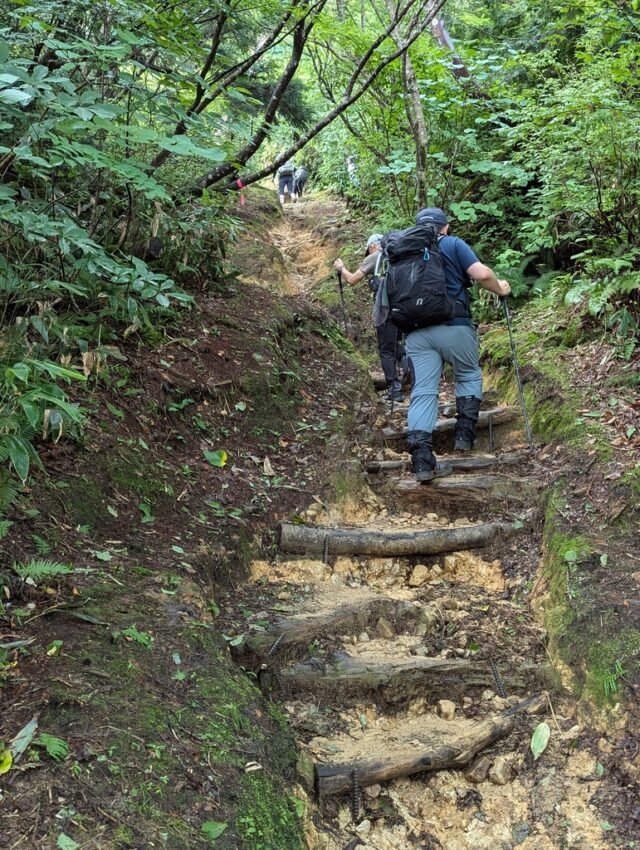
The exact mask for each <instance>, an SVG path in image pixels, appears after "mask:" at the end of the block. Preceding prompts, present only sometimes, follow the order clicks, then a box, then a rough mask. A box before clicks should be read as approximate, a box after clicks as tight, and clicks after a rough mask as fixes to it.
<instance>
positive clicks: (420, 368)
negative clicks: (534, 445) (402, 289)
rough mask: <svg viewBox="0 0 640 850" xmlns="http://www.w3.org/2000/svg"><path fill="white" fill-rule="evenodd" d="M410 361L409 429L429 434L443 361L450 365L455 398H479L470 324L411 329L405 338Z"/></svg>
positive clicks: (479, 375)
mask: <svg viewBox="0 0 640 850" xmlns="http://www.w3.org/2000/svg"><path fill="white" fill-rule="evenodd" d="M405 347H406V350H407V355H408V357H409V360H410V361H411V367H412V371H413V372H414V376H413V388H412V390H411V403H410V405H409V414H408V422H407V425H408V429H409V431H428V432H429V433H431V432H432V431H433V429H434V428H435V424H436V421H437V419H438V389H439V387H440V378H441V377H442V368H443V366H444V364H445V363H450V364H451V366H452V367H453V374H454V378H455V383H456V388H455V391H456V398H457V397H459V396H470V395H473V396H476V397H477V398H482V372H481V370H480V363H479V355H480V349H479V345H478V335H477V333H476V330H475V328H474V327H473V326H472V325H433V326H432V327H429V328H418V330H417V331H412V332H411V333H410V334H409V335H408V336H407V338H406V340H405Z"/></svg>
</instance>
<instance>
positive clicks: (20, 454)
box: [2, 436, 29, 482]
mask: <svg viewBox="0 0 640 850" xmlns="http://www.w3.org/2000/svg"><path fill="white" fill-rule="evenodd" d="M2 442H3V443H4V445H5V446H6V448H7V451H8V453H9V460H10V461H11V464H12V466H13V468H14V469H15V471H16V473H17V475H18V477H19V478H20V479H21V480H22V482H25V481H26V480H27V477H28V475H29V449H28V448H27V445H26V440H23V439H22V437H13V436H6V437H4V439H3V440H2Z"/></svg>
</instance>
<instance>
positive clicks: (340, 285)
mask: <svg viewBox="0 0 640 850" xmlns="http://www.w3.org/2000/svg"><path fill="white" fill-rule="evenodd" d="M336 274H337V275H338V290H339V291H340V306H341V307H342V321H343V322H344V335H345V336H346V337H347V338H348V337H349V325H348V323H347V309H346V307H345V305H344V284H343V283H342V273H341V272H336Z"/></svg>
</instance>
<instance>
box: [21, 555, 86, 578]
mask: <svg viewBox="0 0 640 850" xmlns="http://www.w3.org/2000/svg"><path fill="white" fill-rule="evenodd" d="M13 570H14V572H15V573H17V574H18V575H19V576H20V578H22V579H27V578H30V579H31V580H32V581H35V582H38V581H44V580H45V579H50V578H55V577H56V576H60V575H65V574H67V573H70V572H72V569H71V567H70V566H69V565H68V564H58V563H56V562H55V561H47V560H42V559H40V560H37V559H32V560H31V561H29V562H28V563H27V564H17V563H14V564H13Z"/></svg>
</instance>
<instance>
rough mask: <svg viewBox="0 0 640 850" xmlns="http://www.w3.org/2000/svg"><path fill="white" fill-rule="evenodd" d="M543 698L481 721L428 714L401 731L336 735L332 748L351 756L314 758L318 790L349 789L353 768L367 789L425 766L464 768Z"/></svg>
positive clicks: (528, 701) (328, 793) (339, 792)
mask: <svg viewBox="0 0 640 850" xmlns="http://www.w3.org/2000/svg"><path fill="white" fill-rule="evenodd" d="M544 701H546V697H542V696H541V695H535V696H534V697H529V698H528V699H526V700H523V702H522V703H521V704H520V705H518V706H515V707H513V708H511V709H508V710H507V711H505V712H503V713H501V714H497V715H494V716H492V717H488V718H486V719H485V720H481V721H474V720H466V719H459V720H448V721H447V720H442V719H441V718H439V717H435V716H431V715H428V716H423V717H416V718H411V719H410V720H407V721H406V723H404V724H402V726H399V727H398V729H397V730H394V729H387V728H378V729H373V730H371V731H367V732H365V734H364V736H363V737H362V738H361V739H360V740H359V741H357V742H354V741H353V740H352V739H347V738H346V737H345V738H344V739H336V740H335V741H334V742H332V748H334V747H338V748H340V747H341V745H342V746H343V747H344V750H345V751H346V752H345V755H347V758H345V760H344V761H342V762H331V763H323V762H316V764H315V780H316V790H317V791H318V793H319V795H320V796H323V795H326V796H328V795H330V794H341V793H343V792H344V791H348V790H349V789H350V788H351V783H352V776H353V772H354V771H355V775H356V777H357V780H358V784H359V785H360V786H361V787H366V786H367V785H375V784H376V783H379V782H387V781H388V780H390V779H397V778H398V777H400V776H412V775H414V774H416V773H420V772H422V771H425V770H448V769H450V768H459V767H463V766H464V765H466V764H468V763H469V762H470V761H471V759H472V758H473V757H474V756H475V755H477V754H478V753H479V752H481V751H482V750H484V749H486V748H487V747H489V746H491V745H492V744H494V743H495V742H496V741H499V740H501V739H502V738H505V737H506V736H507V735H508V734H509V733H510V732H511V730H512V729H513V726H514V722H515V721H514V717H515V715H516V714H517V713H518V711H520V710H523V711H524V710H529V711H532V710H536V709H537V708H538V707H540V706H541V705H542V704H543V702H544Z"/></svg>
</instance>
